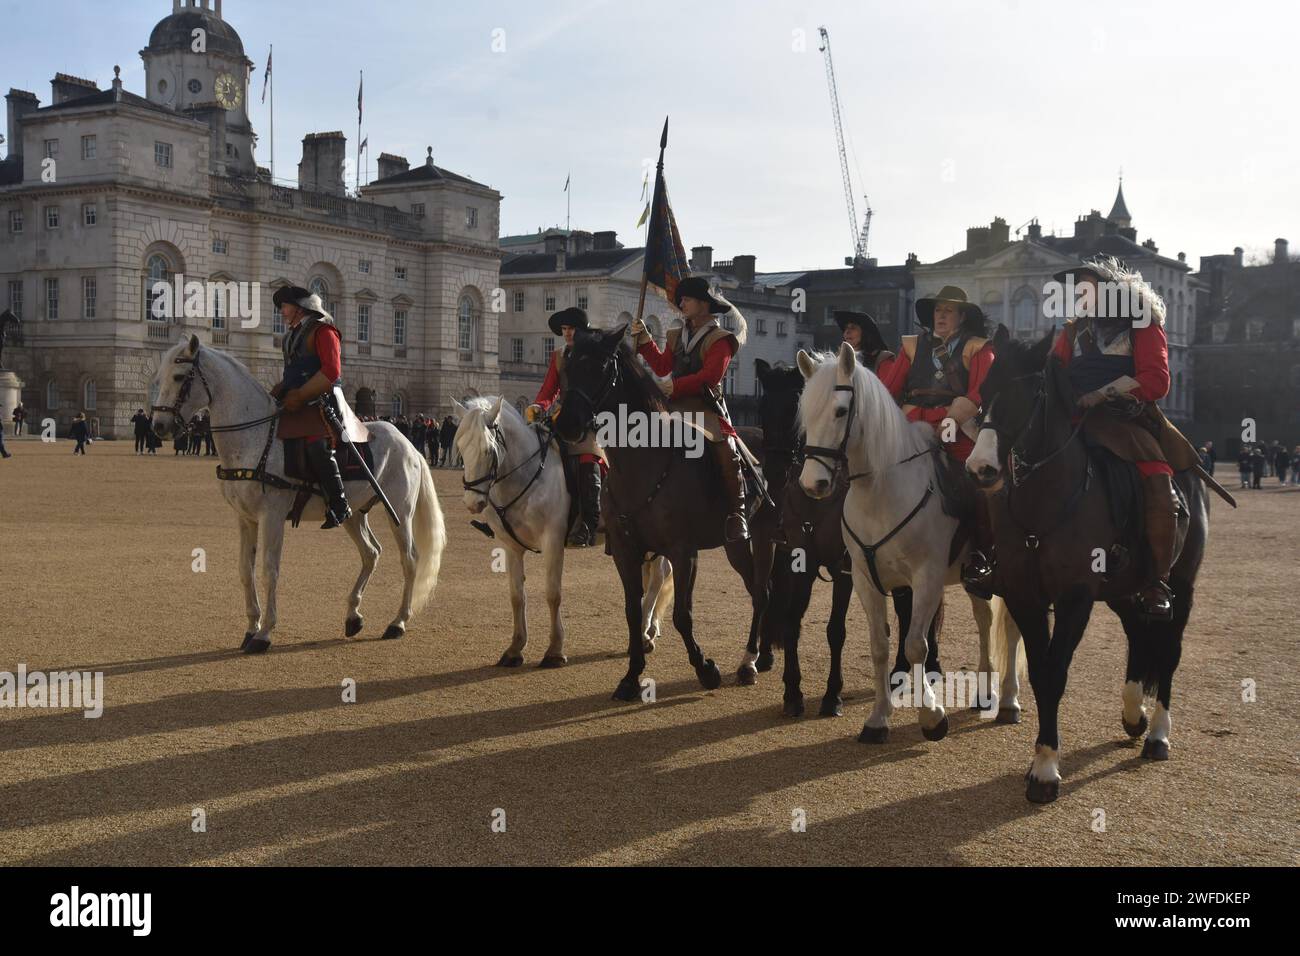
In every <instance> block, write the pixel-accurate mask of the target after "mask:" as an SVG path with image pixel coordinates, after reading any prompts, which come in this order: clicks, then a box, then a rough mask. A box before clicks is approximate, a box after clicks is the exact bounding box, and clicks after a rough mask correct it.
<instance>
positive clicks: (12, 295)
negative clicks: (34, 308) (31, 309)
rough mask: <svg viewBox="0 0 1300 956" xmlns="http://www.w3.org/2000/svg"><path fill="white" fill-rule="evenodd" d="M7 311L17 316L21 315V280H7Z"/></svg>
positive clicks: (20, 316)
mask: <svg viewBox="0 0 1300 956" xmlns="http://www.w3.org/2000/svg"><path fill="white" fill-rule="evenodd" d="M9 311H10V312H12V313H13V314H14V315H16V316H18V318H20V319H21V318H22V317H23V280H22V279H10V280H9Z"/></svg>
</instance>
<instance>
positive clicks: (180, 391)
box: [151, 335, 211, 438]
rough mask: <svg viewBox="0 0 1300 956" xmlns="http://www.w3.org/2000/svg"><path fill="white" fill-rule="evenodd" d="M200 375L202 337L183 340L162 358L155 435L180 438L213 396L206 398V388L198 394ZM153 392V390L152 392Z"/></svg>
mask: <svg viewBox="0 0 1300 956" xmlns="http://www.w3.org/2000/svg"><path fill="white" fill-rule="evenodd" d="M198 374H199V337H198V336H197V335H187V336H182V338H181V340H180V342H178V343H177V344H176V345H173V346H172V347H171V348H170V349H168V350H167V351H166V352H164V353H163V354H162V358H161V359H160V360H159V362H158V371H157V373H156V374H155V375H154V377H153V382H152V387H153V388H157V390H158V401H157V402H156V403H155V404H154V405H152V406H151V411H152V422H153V430H154V433H155V434H157V435H158V436H159V437H164V438H165V437H167V436H168V435H169V434H170V435H176V434H177V433H179V432H180V431H182V430H184V427H185V423H186V422H188V421H189V420H190V418H191V417H192V416H193V415H194V413H195V412H197V411H198V410H199V409H200V408H202V407H203V405H204V404H206V403H207V401H208V400H210V398H211V396H210V395H207V394H204V389H205V388H206V387H207V386H206V384H202V383H201V385H200V388H199V391H198V395H195V394H194V382H195V378H196V376H197V375H198ZM151 390H152V389H151Z"/></svg>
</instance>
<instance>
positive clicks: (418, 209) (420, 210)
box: [411, 202, 424, 219]
mask: <svg viewBox="0 0 1300 956" xmlns="http://www.w3.org/2000/svg"><path fill="white" fill-rule="evenodd" d="M411 215H412V216H415V217H416V218H417V219H423V218H424V203H422V202H416V203H411Z"/></svg>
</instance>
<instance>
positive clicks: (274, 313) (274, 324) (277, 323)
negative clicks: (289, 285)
mask: <svg viewBox="0 0 1300 956" xmlns="http://www.w3.org/2000/svg"><path fill="white" fill-rule="evenodd" d="M279 291H280V287H279V286H277V287H275V288H273V289H272V290H271V295H273V296H274V295H275V293H277V292H279ZM271 334H272V335H284V317H283V316H282V315H280V310H279V309H278V308H276V306H275V303H274V301H273V302H272V304H271Z"/></svg>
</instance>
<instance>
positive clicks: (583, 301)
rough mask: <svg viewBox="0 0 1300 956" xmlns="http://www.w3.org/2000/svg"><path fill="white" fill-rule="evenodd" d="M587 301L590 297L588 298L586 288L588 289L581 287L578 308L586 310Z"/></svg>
mask: <svg viewBox="0 0 1300 956" xmlns="http://www.w3.org/2000/svg"><path fill="white" fill-rule="evenodd" d="M587 302H588V299H587V290H586V289H579V290H578V302H577V304H578V308H580V309H583V310H585V309H586V308H587Z"/></svg>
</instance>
